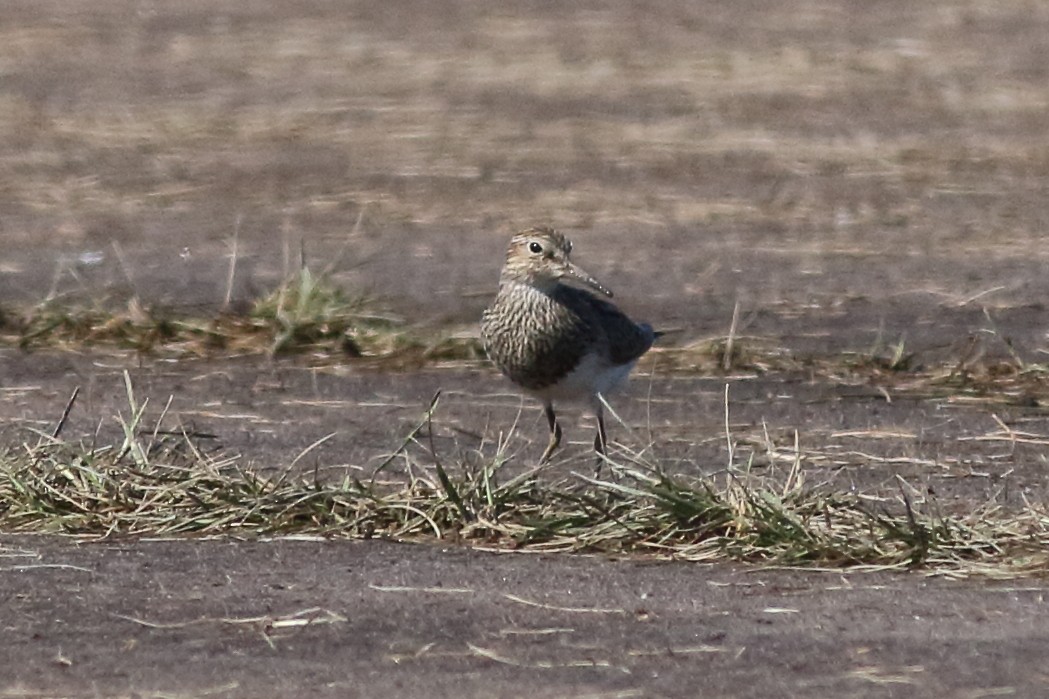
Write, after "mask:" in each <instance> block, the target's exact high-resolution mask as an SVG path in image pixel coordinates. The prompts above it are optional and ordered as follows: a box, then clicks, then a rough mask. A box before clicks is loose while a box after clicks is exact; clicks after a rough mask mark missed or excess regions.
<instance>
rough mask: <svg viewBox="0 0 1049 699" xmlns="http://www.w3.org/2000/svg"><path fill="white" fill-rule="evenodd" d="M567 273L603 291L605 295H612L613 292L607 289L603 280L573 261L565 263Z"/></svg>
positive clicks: (592, 287)
mask: <svg viewBox="0 0 1049 699" xmlns="http://www.w3.org/2000/svg"><path fill="white" fill-rule="evenodd" d="M565 274H567V275H568V276H570V277H572V278H573V279H576V280H578V281H580V282H582V283H583V284H585V285H586V286H589V287H590V288H591V289H595V290H597V291H599V292H601V293H602V294H604V295H605V296H608V297H610V298H611V296H612V292H611V291H609V290H608V289H606V288H605V287H604V286H602V285H601V282H599V281H597V280H596V279H594V278H593V277H592V276H590V275H589V274H588V273H587V272H586V271H585V270H583V269H581V268H579V267H577V266H576V265H574V264H572V263H571V262H566V263H565Z"/></svg>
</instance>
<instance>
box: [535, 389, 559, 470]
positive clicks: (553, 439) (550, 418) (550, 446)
mask: <svg viewBox="0 0 1049 699" xmlns="http://www.w3.org/2000/svg"><path fill="white" fill-rule="evenodd" d="M543 408H544V410H545V411H546V421H547V423H548V424H549V425H550V441H549V442H548V443H547V445H546V451H544V452H543V456H542V457H541V458H540V459H539V463H540V464H545V463H546V462H547V461H549V460H550V457H551V456H552V455H553V453H554V451H555V450H556V449H557V447H558V445H560V444H561V425H559V424H558V423H557V416H556V415H554V406H553V404H552V403H546V404H545V405H544V406H543Z"/></svg>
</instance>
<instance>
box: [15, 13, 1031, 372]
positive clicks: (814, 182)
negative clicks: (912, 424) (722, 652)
mask: <svg viewBox="0 0 1049 699" xmlns="http://www.w3.org/2000/svg"><path fill="white" fill-rule="evenodd" d="M0 130H2V132H3V134H4V138H3V139H2V140H0V302H3V303H12V304H21V305H24V304H28V303H35V302H37V301H39V300H41V299H43V298H45V297H46V296H48V295H49V294H50V295H52V296H54V295H62V294H67V295H74V296H78V295H79V296H84V297H89V298H92V297H93V298H101V297H107V298H113V299H117V300H120V299H125V300H126V298H127V297H129V296H131V295H138V296H139V297H140V298H142V299H143V300H144V301H145V302H148V303H156V304H164V305H167V306H176V307H197V306H201V307H205V308H206V307H211V306H214V307H217V306H218V305H220V304H221V303H222V302H223V298H224V294H225V290H226V286H227V268H228V266H229V258H230V255H232V254H235V255H236V256H237V260H238V262H237V273H236V285H235V288H234V296H235V297H236V298H235V299H234V300H236V299H237V298H239V299H242V300H250V299H252V298H255V297H257V296H258V294H260V293H262V292H264V291H266V290H268V289H271V288H272V287H273V286H274V285H275V284H277V283H278V281H279V280H280V279H282V278H283V277H285V276H286V275H287V274H288V272H289V269H293V268H294V266H295V265H296V264H297V262H296V261H297V260H298V259H299V256H300V254H301V252H302V251H305V257H306V259H307V262H310V261H316V264H317V265H318V266H323V265H326V264H328V263H330V262H332V261H333V260H334V261H335V262H336V264H335V265H334V269H335V275H336V279H337V280H338V282H339V283H340V284H342V285H344V286H345V287H346V288H349V289H354V290H359V291H361V292H367V293H370V294H374V295H376V296H379V297H381V298H383V299H385V301H386V302H387V303H388V304H389V305H390V306H391V307H392V308H393V309H394V310H395V311H396V312H397V313H399V314H401V315H402V316H403V317H405V318H406V319H407V320H408V321H410V322H413V323H420V324H424V325H435V326H440V325H451V326H454V325H457V324H461V325H463V326H464V327H467V326H470V325H471V324H472V323H474V322H475V321H476V318H477V317H478V315H479V313H480V311H481V309H482V308H483V307H484V305H485V304H486V303H487V300H488V296H489V295H490V294H491V293H494V290H495V284H496V280H497V277H498V270H499V267H500V265H501V262H502V255H503V250H504V247H505V244H506V241H507V240H508V238H509V235H510V234H511V233H512V232H514V231H515V230H517V229H519V228H523V227H527V226H530V225H536V224H545V225H554V226H556V227H558V228H561V229H562V230H565V231H566V232H567V233H568V234H569V235H570V236H571V237H572V238H573V239H574V240H575V249H576V253H575V259H576V261H577V262H579V263H580V264H582V265H583V266H584V267H586V268H587V269H588V270H590V271H591V272H592V273H594V274H595V275H596V276H598V277H599V278H600V279H601V280H602V281H603V282H604V283H605V284H606V285H607V286H609V287H611V288H612V289H613V290H615V291H616V292H617V299H618V300H620V303H621V305H622V306H623V307H624V308H625V309H626V310H628V311H629V312H631V313H632V314H633V315H635V316H638V317H641V318H645V319H649V320H652V321H653V322H655V323H656V324H657V325H660V326H663V327H670V328H678V329H680V330H681V331H682V332H683V333H684V339H686V340H687V339H688V338H690V337H693V336H700V335H703V334H713V333H721V334H724V332H725V331H726V330H727V328H728V326H729V323H730V320H731V316H732V311H733V308H734V307H735V306H736V304H737V303H738V304H739V305H740V309H741V319H742V320H741V323H742V326H741V328H740V331H741V332H745V333H752V334H770V335H774V336H776V337H779V338H781V339H782V340H783V341H784V342H786V343H788V344H789V345H790V346H792V347H797V348H800V349H804V348H806V347H808V348H810V349H812V350H814V351H816V350H819V351H825V350H835V349H843V348H846V349H847V348H848V347H849V346H857V345H862V344H869V343H870V342H872V341H874V340H875V339H876V338H878V337H883V336H884V337H892V338H897V337H904V336H906V337H907V338H908V342H909V343H910V344H911V345H914V344H918V345H920V344H921V343H926V345H928V347H929V348H932V349H935V348H950V347H953V346H955V345H956V343H957V342H958V341H960V338H964V336H965V335H966V333H970V332H973V331H974V330H978V329H980V328H986V327H988V325H987V323H988V322H992V323H993V325H994V327H995V328H998V327H1003V328H1008V329H1009V332H1010V333H1012V335H1013V336H1014V337H1015V338H1017V339H1018V344H1019V346H1020V347H1021V349H1022V350H1023V351H1025V352H1033V351H1036V350H1037V348H1038V347H1039V346H1040V345H1041V344H1043V341H1044V337H1043V334H1044V320H1045V317H1044V309H1043V306H1042V303H1043V299H1044V298H1045V296H1046V293H1047V292H1049V281H1047V275H1046V274H1045V271H1046V270H1045V264H1046V256H1047V253H1046V247H1045V245H1044V244H1043V243H1044V238H1045V235H1044V231H1045V230H1046V224H1047V222H1049V197H1047V194H1049V179H1047V175H1049V5H1045V4H1044V3H1039V2H1020V1H1016V2H1000V1H991V0H968V1H948V0H935V1H934V0H930V1H927V2H911V1H910V0H888V1H884V2H867V1H863V0H854V1H845V0H840V1H836V2H834V1H818V0H789V1H787V2H779V3H767V2H758V1H753V2H748V1H738V0H733V1H731V2H730V1H724V2H678V3H670V2H656V1H637V2H628V1H626V0H607V1H600V2H598V1H586V2H573V3H557V2H545V1H522V2H514V3H498V4H497V3H489V2H483V1H481V0H433V1H430V2H417V1H414V2H413V1H409V0H383V1H382V2H371V1H367V0H362V1H359V2H354V1H334V0H296V1H294V2H273V1H267V2H264V1H261V0H247V1H246V0H236V1H234V0H180V1H179V2H177V3H175V2H153V1H148V0H143V1H132V0H98V1H97V2H92V3H84V2H68V1H66V0H5V2H4V7H3V12H2V13H0ZM841 328H846V329H847V331H843V330H841Z"/></svg>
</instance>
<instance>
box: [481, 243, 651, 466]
mask: <svg viewBox="0 0 1049 699" xmlns="http://www.w3.org/2000/svg"><path fill="white" fill-rule="evenodd" d="M571 252H572V243H571V241H569V240H568V239H567V238H566V237H565V236H564V235H562V234H561V233H558V232H557V231H555V230H553V229H550V228H531V229H529V230H526V231H523V232H521V233H518V234H517V235H515V236H514V237H513V238H511V239H510V247H509V249H508V250H507V253H506V264H505V265H504V266H503V270H502V274H501V275H500V279H499V293H498V294H497V295H496V297H495V300H494V301H492V304H491V306H489V307H488V309H487V310H486V311H485V312H484V316H483V317H482V319H481V336H482V338H483V340H484V347H485V351H486V352H487V353H488V356H489V357H490V358H491V359H492V361H493V362H495V364H496V366H498V367H499V370H500V371H502V372H503V374H505V375H506V376H507V377H509V379H510V380H511V381H513V382H514V383H515V384H517V385H518V386H520V387H521V388H522V389H524V390H525V391H526V392H528V393H530V394H531V395H533V396H535V397H536V398H538V399H539V400H541V401H542V402H543V407H544V409H545V411H546V419H547V422H548V423H549V425H550V441H549V442H548V443H547V446H546V451H544V452H543V456H542V458H541V459H540V463H545V462H546V461H547V460H549V459H550V456H551V455H552V454H553V453H554V450H556V449H557V447H558V445H559V444H560V443H561V426H560V425H559V424H558V422H557V416H556V414H555V413H554V406H553V403H554V401H555V400H557V401H585V402H586V403H588V404H589V406H590V407H591V408H592V409H593V410H594V413H595V414H596V416H597V436H596V437H595V438H594V449H595V450H596V451H597V452H598V454H599V455H602V456H603V455H604V454H605V451H606V448H607V440H606V437H605V420H604V412H603V410H602V402H601V396H605V395H607V394H608V393H610V392H611V391H613V390H614V389H615V388H617V387H618V386H619V385H620V384H622V383H623V381H624V380H625V379H626V378H627V375H628V374H630V370H631V369H633V367H634V364H635V363H636V362H637V360H638V358H639V357H640V356H641V355H643V354H644V353H645V352H647V351H648V349H649V348H650V347H651V346H652V342H653V341H654V340H655V339H656V338H657V337H658V336H659V334H660V333H657V332H655V331H653V330H652V326H651V325H648V324H647V323H635V322H634V321H632V320H630V319H629V318H627V317H626V316H625V315H624V314H623V313H622V312H621V311H620V310H619V309H618V308H616V307H615V306H614V305H613V304H611V303H609V302H608V301H605V300H604V299H601V298H598V297H597V296H595V295H594V294H592V293H590V292H589V291H585V290H583V289H580V288H576V287H573V286H568V285H566V284H564V283H563V282H564V281H574V282H577V283H579V284H582V285H585V286H588V287H590V288H591V289H594V290H595V291H598V292H600V293H601V294H602V295H604V296H608V297H611V296H612V292H611V291H609V290H608V289H606V288H605V287H603V286H602V285H601V284H600V283H599V282H598V281H597V280H596V279H594V278H593V277H592V276H590V275H589V274H587V273H586V272H584V271H583V270H582V269H580V268H579V267H577V266H576V265H575V264H573V263H572V261H571V260H570V259H569V255H570V254H571ZM599 458H600V457H599ZM599 465H600V462H599Z"/></svg>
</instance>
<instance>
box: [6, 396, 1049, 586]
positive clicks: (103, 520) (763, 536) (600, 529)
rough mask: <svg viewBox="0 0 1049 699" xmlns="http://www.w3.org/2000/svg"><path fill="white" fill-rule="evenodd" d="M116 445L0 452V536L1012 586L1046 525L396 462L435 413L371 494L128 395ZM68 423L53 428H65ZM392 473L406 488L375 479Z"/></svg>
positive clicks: (654, 468)
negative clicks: (897, 576) (719, 567)
mask: <svg viewBox="0 0 1049 699" xmlns="http://www.w3.org/2000/svg"><path fill="white" fill-rule="evenodd" d="M126 385H127V394H128V405H129V408H128V414H127V416H126V417H123V416H122V417H120V418H119V424H120V426H121V429H122V433H123V435H124V437H123V440H122V441H121V442H120V443H113V444H108V445H101V446H100V445H84V444H76V443H70V442H67V441H63V440H61V439H59V438H58V437H57V434H58V432H59V431H60V428H61V422H60V424H59V428H57V429H56V430H55V432H54V435H55V436H52V435H40V437H39V439H38V440H37V442H36V443H34V444H29V443H26V444H24V445H23V446H22V447H21V448H20V449H10V450H8V451H6V452H4V453H0V529H2V530H3V531H8V532H30V531H34V532H62V533H71V534H90V535H96V536H111V535H246V534H255V535H278V534H279V535H286V534H294V533H313V534H324V535H328V536H336V537H384V538H389V539H396V540H411V541H433V540H438V539H440V540H453V541H459V542H462V543H465V544H468V545H474V546H480V547H489V548H491V547H494V548H504V549H506V548H508V549H518V548H524V549H529V550H543V551H560V552H587V553H601V554H606V555H607V554H611V555H621V556H642V557H656V558H667V559H675V560H689V561H715V560H734V561H754V562H761V563H766V564H770V563H774V564H782V565H801V566H810V567H812V566H816V567H853V568H855V567H878V568H898V569H907V568H914V569H918V570H921V571H924V572H927V573H930V574H944V575H973V574H980V575H987V576H999V577H1010V576H1018V575H1024V574H1036V573H1046V572H1049V553H1047V552H1049V513H1046V512H1044V511H1042V510H1038V509H1036V508H1035V507H1029V508H1027V509H1025V510H1024V511H1022V512H1006V511H1004V510H1002V509H999V508H996V507H993V506H990V505H988V506H986V507H983V508H978V509H977V510H975V511H969V512H965V513H962V514H948V513H943V512H939V511H938V510H937V509H936V508H935V507H927V508H926V509H925V510H921V509H919V508H918V507H917V506H915V504H914V503H912V502H911V499H910V498H909V497H908V495H907V494H906V491H905V490H904V489H902V488H901V493H900V498H899V500H898V501H897V502H895V503H893V504H885V503H882V504H879V505H877V506H873V505H871V504H870V501H869V500H865V499H864V498H863V497H862V496H861V494H852V493H837V492H827V490H826V489H825V488H821V487H819V486H815V487H813V486H809V485H807V484H806V483H805V481H804V472H803V470H802V469H801V466H800V464H801V458H800V457H799V458H798V459H796V460H795V462H794V464H793V465H792V466H791V468H790V469H788V471H787V472H786V473H785V474H784V473H776V472H775V471H774V470H773V471H771V472H769V473H767V474H766V475H763V476H760V477H759V476H756V475H754V474H753V473H751V471H750V470H749V468H730V469H729V471H728V473H727V475H726V476H725V477H723V478H720V479H719V478H684V477H680V476H672V475H670V474H668V473H667V472H666V471H665V470H664V469H663V468H661V467H660V465H659V464H657V463H653V462H652V461H651V460H650V459H649V458H648V457H646V456H645V455H644V454H643V453H633V452H625V453H621V455H620V456H618V457H617V460H616V461H614V462H613V461H609V462H607V464H606V472H610V476H609V477H607V478H597V477H590V476H587V475H582V474H574V475H571V476H568V477H561V478H558V479H554V480H548V479H547V473H548V471H547V470H545V469H543V468H536V469H532V470H524V471H522V470H520V469H515V468H514V467H513V466H512V458H511V457H510V456H508V453H507V450H506V448H505V447H501V448H499V449H498V450H497V453H496V454H495V455H494V456H493V457H492V458H491V459H490V460H487V461H483V462H481V463H479V464H477V465H473V466H471V465H469V464H466V463H461V464H452V465H445V464H443V463H442V462H441V460H440V458H439V455H437V454H436V452H434V451H432V444H431V445H430V448H431V455H432V456H433V463H432V464H423V463H420V462H418V461H417V460H413V458H408V456H407V452H406V447H407V446H408V445H410V444H412V443H417V444H422V445H423V446H425V444H423V442H424V439H425V436H426V435H427V434H428V433H429V431H430V423H431V421H432V419H433V415H434V411H435V410H436V408H437V399H436V398H435V399H434V401H433V403H432V404H431V406H430V408H429V409H428V411H427V412H426V414H425V415H424V417H423V418H422V420H420V422H419V424H418V425H417V426H416V427H415V429H413V430H412V431H411V433H410V434H409V435H408V436H407V438H406V439H405V440H404V442H403V444H402V447H401V448H400V449H398V450H397V451H396V453H395V455H394V456H393V457H391V458H390V460H388V461H387V463H386V464H383V465H381V466H379V467H378V468H377V469H376V470H375V472H374V473H373V474H372V476H371V478H363V477H355V476H346V477H344V478H343V479H342V480H339V481H336V482H327V481H324V480H321V479H319V478H318V477H317V476H316V474H315V473H309V472H304V471H303V470H302V469H300V468H298V467H297V464H296V462H294V461H293V462H292V463H291V464H289V465H287V466H286V467H285V468H283V469H281V470H280V471H279V472H277V473H273V474H270V473H268V472H267V473H266V474H264V472H263V471H262V470H260V469H257V468H253V467H252V466H250V465H248V464H246V463H244V461H243V460H242V459H241V458H239V457H237V456H235V455H229V454H223V453H209V452H208V451H206V450H205V449H203V448H202V447H201V446H200V445H199V444H198V443H197V442H196V441H195V440H194V439H193V437H192V435H189V434H186V433H182V434H181V435H179V436H171V432H169V431H161V430H160V429H159V427H158V426H154V427H153V428H152V429H150V428H147V426H146V425H144V424H143V422H142V416H143V414H144V408H145V403H144V402H143V403H139V402H137V400H136V398H135V396H134V392H133V390H132V387H131V384H130V380H127V379H126ZM67 412H68V411H67ZM401 457H403V458H405V459H406V462H407V463H408V469H407V475H405V476H403V477H392V476H390V477H387V476H386V475H385V469H386V468H387V466H388V465H389V463H391V462H392V461H393V460H394V459H396V458H401Z"/></svg>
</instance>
